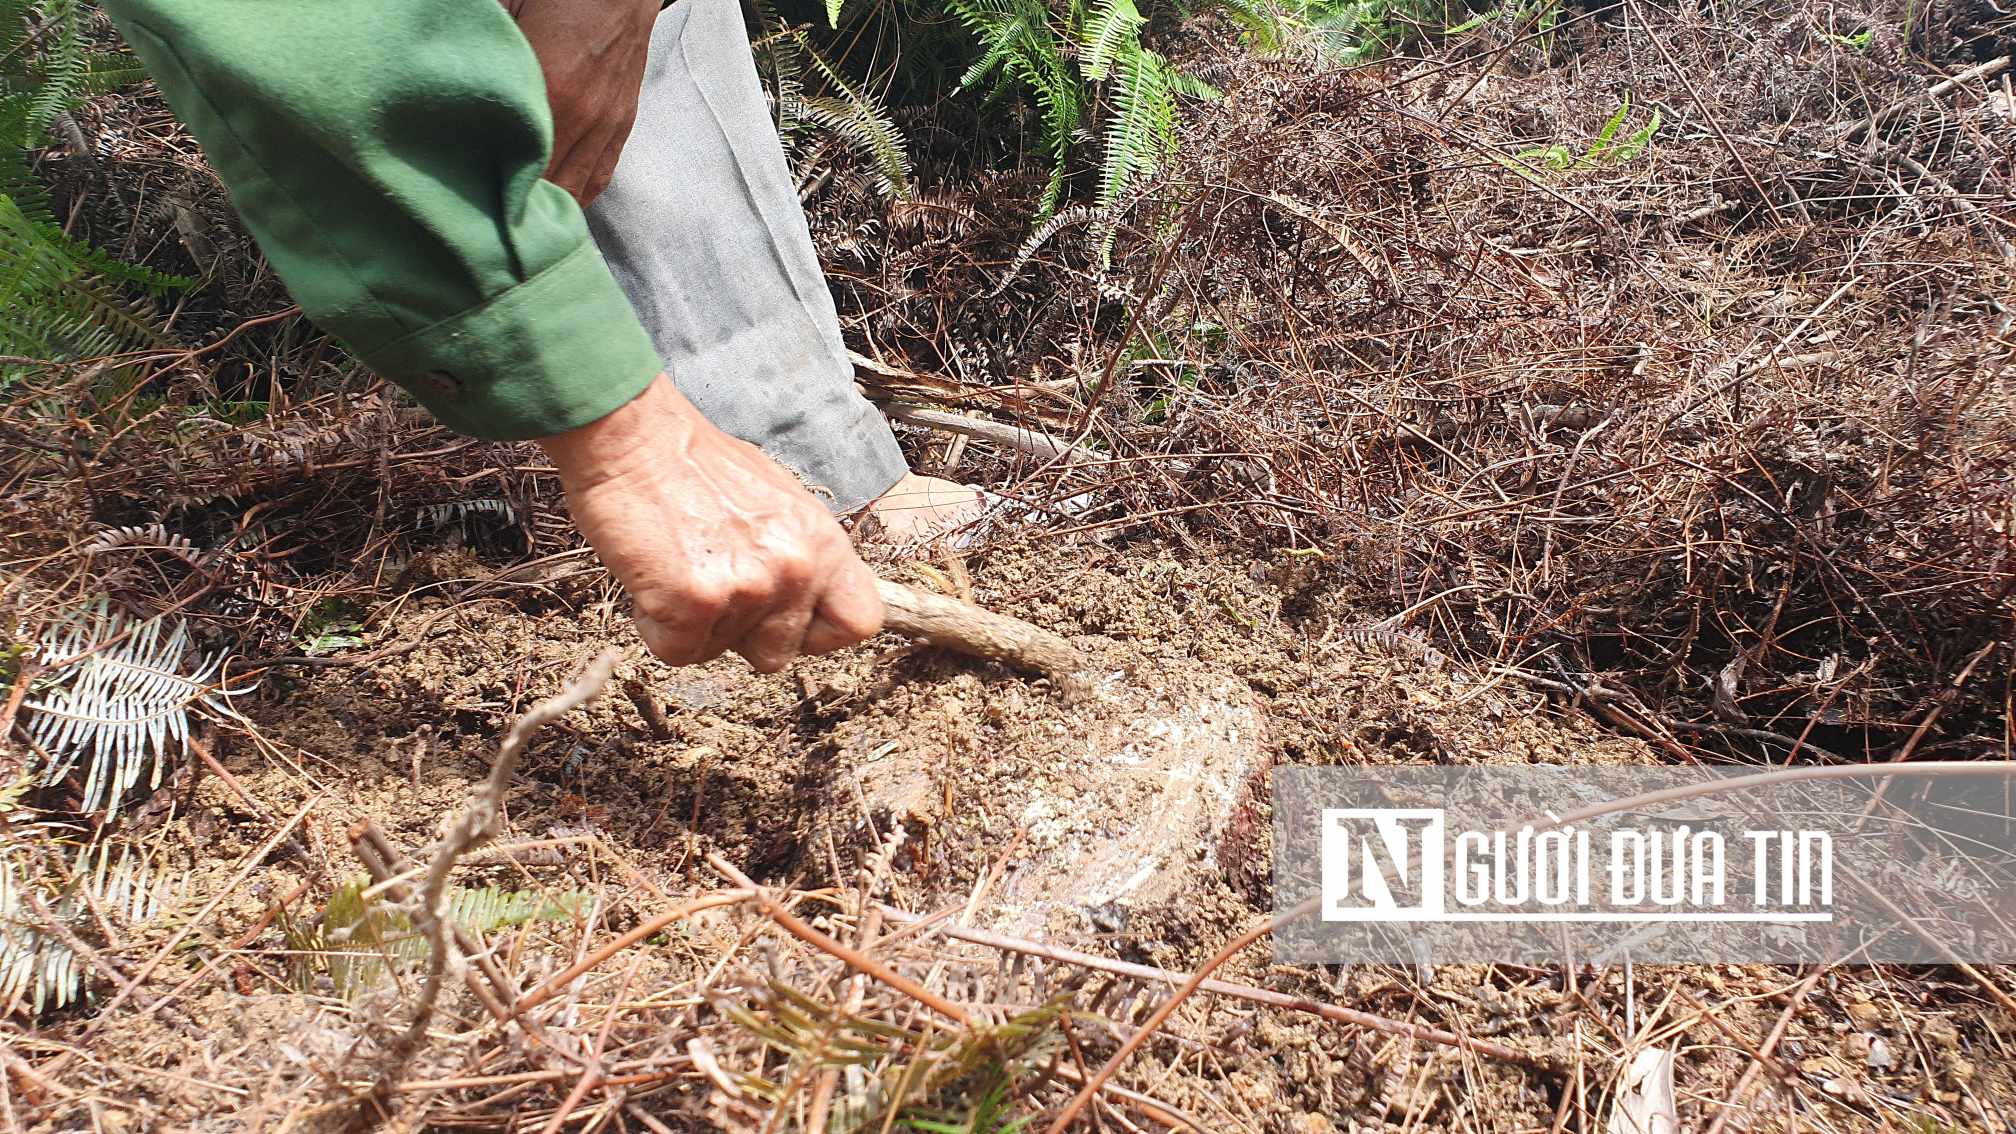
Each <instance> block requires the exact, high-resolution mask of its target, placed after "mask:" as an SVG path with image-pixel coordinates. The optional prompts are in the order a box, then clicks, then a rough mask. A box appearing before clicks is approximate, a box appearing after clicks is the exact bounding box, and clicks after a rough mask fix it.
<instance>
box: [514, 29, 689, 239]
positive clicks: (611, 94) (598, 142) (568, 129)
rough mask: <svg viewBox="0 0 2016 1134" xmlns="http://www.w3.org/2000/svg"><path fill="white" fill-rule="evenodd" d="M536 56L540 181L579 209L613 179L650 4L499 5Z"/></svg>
mask: <svg viewBox="0 0 2016 1134" xmlns="http://www.w3.org/2000/svg"><path fill="white" fill-rule="evenodd" d="M502 2H503V4H504V10H505V11H507V12H510V13H511V18H512V19H514V20H517V21H518V30H519V31H521V32H524V33H525V38H526V39H527V40H528V41H530V42H531V44H532V53H533V54H534V55H537V56H538V57H539V70H540V71H542V72H544V73H545V76H546V101H547V102H548V103H549V104H551V106H552V108H553V160H552V162H551V163H550V164H548V165H547V167H546V179H547V180H548V181H551V182H553V183H555V184H557V185H559V186H560V187H561V188H563V189H565V190H567V191H568V192H569V193H572V194H574V199H575V200H577V201H579V202H581V203H582V204H583V205H586V204H587V203H588V202H590V201H592V200H594V199H595V198H596V197H598V196H600V195H601V193H602V190H603V189H605V188H607V187H608V185H609V177H610V175H611V174H613V173H615V172H616V159H617V157H618V156H620V155H621V154H622V152H623V142H624V140H625V139H627V138H629V137H630V126H631V124H632V123H634V122H635V121H636V120H637V90H638V88H639V87H641V86H642V85H643V83H644V56H645V54H646V51H647V49H648V48H649V47H650V45H651V25H652V22H653V21H655V20H656V19H657V18H658V0H502Z"/></svg>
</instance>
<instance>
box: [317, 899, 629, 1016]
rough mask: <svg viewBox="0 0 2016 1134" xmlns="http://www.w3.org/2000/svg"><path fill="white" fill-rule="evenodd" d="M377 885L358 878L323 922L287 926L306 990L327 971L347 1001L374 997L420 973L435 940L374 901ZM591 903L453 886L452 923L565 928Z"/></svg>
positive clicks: (477, 927)
mask: <svg viewBox="0 0 2016 1134" xmlns="http://www.w3.org/2000/svg"><path fill="white" fill-rule="evenodd" d="M370 887H371V880H370V879H368V878H357V879H353V880H351V881H350V882H348V883H346V884H345V885H343V886H342V887H340V888H339V889H338V890H337V891H336V892H335V893H334V894H332V895H330V897H329V903H328V905H327V906H325V907H324V908H323V912H322V917H321V919H320V921H319V922H316V923H313V924H306V925H304V924H301V923H297V922H293V921H288V922H285V923H283V924H282V927H281V929H282V934H283V936H285V937H286V939H287V947H288V949H289V950H290V951H291V952H293V953H294V954H295V966H294V967H295V975H296V978H297V979H298V980H300V981H301V982H302V983H304V984H305V983H307V981H308V980H309V979H312V977H313V976H314V975H315V974H316V973H318V972H326V973H327V974H328V975H329V978H330V980H331V981H332V982H333V983H334V985H335V987H336V991H337V992H338V993H340V994H342V995H344V996H355V995H357V994H360V993H363V992H368V991H370V990H371V989H373V988H376V987H378V986H379V985H381V984H383V983H384V982H385V980H386V979H387V978H389V977H390V976H391V974H392V972H393V971H394V970H395V969H397V970H400V971H404V970H406V969H410V968H414V967H416V966H418V965H419V964H420V963H421V962H422V961H425V960H426V959H427V941H426V939H425V938H423V937H421V936H420V935H419V934H417V933H415V932H414V930H413V922H412V919H411V918H410V917H408V916H407V914H406V912H405V911H403V910H400V909H396V908H393V907H391V906H389V905H388V904H386V903H385V902H382V901H380V900H379V899H378V898H376V897H372V896H368V895H369V893H370ZM590 901H591V896H590V895H589V894H587V893H586V892H585V891H580V890H564V891H560V892H558V893H552V894H548V893H542V892H540V891H537V890H504V889H499V888H496V887H482V888H469V887H459V886H458V887H453V888H451V889H450V890H449V891H448V911H447V914H448V920H449V921H451V922H454V923H455V924H457V925H460V926H462V927H463V928H465V929H469V930H473V931H475V932H478V933H490V932H494V931H496V930H499V929H506V928H509V927H510V926H514V925H524V924H526V923H527V922H532V921H561V920H565V919H567V918H570V917H576V916H579V914H580V912H581V911H582V910H584V909H586V908H587V907H588V905H589V904H590Z"/></svg>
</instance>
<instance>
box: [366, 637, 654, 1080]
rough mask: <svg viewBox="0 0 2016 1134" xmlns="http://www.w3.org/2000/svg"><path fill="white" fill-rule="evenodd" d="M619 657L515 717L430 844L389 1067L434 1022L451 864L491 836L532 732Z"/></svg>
mask: <svg viewBox="0 0 2016 1134" xmlns="http://www.w3.org/2000/svg"><path fill="white" fill-rule="evenodd" d="M622 656H623V655H622V651H620V650H618V649H616V648H614V647H613V646H612V647H610V648H608V649H605V650H603V651H602V652H601V653H600V654H597V655H596V656H595V660H594V661H591V662H589V663H588V665H587V667H586V668H585V669H583V670H582V671H581V673H580V674H579V675H578V676H576V677H575V678H574V680H573V681H572V682H570V683H568V685H567V687H566V688H565V689H562V690H561V691H560V692H559V693H557V694H555V695H554V696H552V697H549V698H547V699H546V700H544V701H541V702H539V703H538V704H536V705H534V706H532V708H531V709H530V710H528V711H527V712H526V713H525V715H524V716H522V717H520V718H518V723H516V724H514V725H512V726H511V731H509V732H507V733H505V734H504V742H503V743H502V744H500V745H498V747H497V759H496V761H495V762H494V763H492V764H491V765H490V776H489V778H488V779H485V780H484V781H483V783H482V785H481V786H479V787H478V788H477V789H476V790H475V791H474V792H472V793H470V796H469V802H468V803H467V804H465V805H464V806H463V808H462V813H461V814H460V815H457V816H456V817H455V821H454V822H453V823H451V824H449V827H448V833H447V834H446V835H444V836H443V837H442V839H441V841H440V842H439V843H437V844H436V845H435V848H434V853H433V856H432V858H431V859H430V860H429V862H428V864H427V876H426V878H425V880H424V881H423V882H422V883H421V885H420V891H419V894H418V895H417V897H416V900H415V901H414V903H413V925H414V928H415V929H417V930H418V931H419V932H420V935H421V936H422V937H424V938H425V939H426V940H427V945H428V957H427V978H426V983H425V984H424V985H422V986H421V989H420V998H419V1000H417V1001H416V1002H415V1003H414V1005H413V1018H412V1020H411V1022H409V1023H408V1024H407V1025H406V1033H405V1034H404V1035H403V1036H401V1037H400V1038H399V1040H398V1041H397V1042H396V1043H395V1044H393V1047H392V1050H393V1056H394V1058H393V1061H392V1062H393V1064H394V1065H395V1066H396V1065H398V1064H400V1063H403V1062H405V1060H406V1059H407V1058H409V1057H410V1056H411V1055H412V1054H413V1052H414V1051H415V1050H416V1049H418V1047H419V1045H420V1041H421V1040H422V1039H424V1038H426V1034H427V1025H428V1023H429V1022H430V1021H431V1020H432V1019H433V1018H434V1005H435V1002H436V1001H437V1000H438V999H439V998H440V995H441V977H442V974H443V973H444V972H446V971H447V966H448V950H449V949H450V948H451V947H452V942H450V941H449V939H448V929H447V926H448V907H447V902H448V876H449V874H451V873H452V872H453V871H454V869H455V863H456V860H457V859H458V858H460V857H461V855H462V853H463V852H464V851H467V850H470V849H472V848H474V847H475V846H477V845H478V844H480V843H482V842H484V841H486V840H488V839H489V838H490V837H491V836H492V835H494V834H495V833H496V829H497V824H498V820H499V818H500V817H501V816H502V815H503V813H504V797H505V795H506V793H507V792H509V791H510V788H511V777H512V775H513V774H515V773H516V772H517V770H518V761H519V758H520V757H522V756H523V755H524V754H525V746H526V745H527V744H529V743H530V742H531V740H532V734H533V733H536V732H538V731H539V729H540V728H541V727H543V726H544V725H546V724H548V723H550V722H552V721H554V720H557V719H558V718H560V717H562V716H564V715H566V714H567V713H568V712H569V711H571V710H573V709H575V708H577V707H578V706H580V705H583V704H586V703H587V702H589V701H592V700H594V699H595V696H596V694H598V693H600V692H602V688H603V686H605V685H607V684H609V675H610V674H612V673H614V672H615V671H616V663H617V661H618V660H619V659H620V658H621V657H622Z"/></svg>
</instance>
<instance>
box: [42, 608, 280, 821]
mask: <svg viewBox="0 0 2016 1134" xmlns="http://www.w3.org/2000/svg"><path fill="white" fill-rule="evenodd" d="M37 649H38V652H39V653H40V655H41V659H42V664H43V666H44V667H46V669H47V670H48V674H47V676H45V677H44V678H43V679H42V680H41V681H40V682H39V683H38V684H39V685H40V686H41V690H42V691H41V693H40V694H39V695H37V696H35V697H31V698H29V699H28V700H27V701H25V702H24V703H23V706H22V708H23V710H24V719H25V720H26V722H27V725H26V727H27V731H28V739H29V742H30V743H31V744H32V745H33V746H34V748H35V749H36V751H37V752H38V753H39V754H40V755H41V757H42V759H43V760H44V761H45V763H44V765H43V766H42V768H41V780H42V783H43V785H44V786H48V785H53V784H55V783H57V782H59V781H60V780H62V779H63V778H64V777H65V776H67V775H69V774H70V772H71V770H72V769H73V768H75V767H76V766H77V764H78V762H79V761H80V760H82V761H83V762H84V764H85V766H86V768H87V771H86V775H85V780H84V808H85V810H87V811H98V810H101V809H102V810H105V811H116V810H117V809H118V807H119V801H120V799H121V797H123V796H124V795H125V793H126V791H127V790H128V789H130V788H131V787H132V786H133V785H134V784H135V783H137V782H139V780H140V777H141V775H142V774H143V773H145V772H147V771H148V770H149V769H150V768H151V769H152V778H151V780H150V781H149V786H150V787H158V786H160V783H161V767H162V763H163V760H162V758H163V757H164V756H166V755H168V754H169V752H170V751H171V750H172V751H174V752H175V753H176V754H180V753H181V751H182V750H183V749H184V748H185V747H186V746H187V744H188V742H189V715H190V713H191V712H193V711H196V710H198V709H204V708H207V709H212V710H215V711H218V712H221V713H224V714H226V715H230V714H231V709H230V706H229V704H228V703H227V698H230V697H233V696H236V695H237V694H239V693H242V692H245V690H240V689H226V688H223V687H221V686H220V685H219V684H218V683H217V678H218V677H219V676H220V674H221V673H222V671H223V668H224V662H225V656H224V655H221V654H219V655H212V656H209V657H204V656H202V655H200V654H198V653H197V652H196V651H195V649H194V648H193V646H192V645H191V643H190V641H189V628H188V624H187V623H184V622H179V621H178V622H173V623H170V622H167V621H166V620H164V619H161V618H150V619H148V620H146V621H144V622H135V621H133V620H132V619H130V618H128V617H126V616H125V615H123V614H120V613H118V612H116V611H113V610H112V609H111V608H110V606H109V605H108V604H107V603H106V602H105V601H104V600H103V599H100V600H99V601H97V602H95V603H93V604H92V605H90V606H88V607H85V608H84V609H83V610H81V611H78V612H77V613H76V614H75V615H73V616H71V617H70V618H68V619H65V620H63V621H61V622H58V623H57V624H55V625H54V626H52V627H50V628H49V629H48V630H47V631H45V632H44V633H43V635H42V638H41V641H40V643H39V644H38V647H37Z"/></svg>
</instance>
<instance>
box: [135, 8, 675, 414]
mask: <svg viewBox="0 0 2016 1134" xmlns="http://www.w3.org/2000/svg"><path fill="white" fill-rule="evenodd" d="M105 6H106V8H107V9H109V10H110V11H111V13H112V15H113V17H114V19H115V20H116V21H117V22H118V23H119V25H120V27H121V29H122V30H123V31H124V32H125V34H126V37H127V40H128V41H129V42H130V43H131V44H132V45H133V49H134V50H135V51H136V52H138V53H139V55H140V57H141V59H142V60H144V61H145V62H146V64H147V66H148V68H149V70H150V71H151V72H152V73H153V76H154V79H155V81H156V82H157V83H159V84H160V87H161V90H162V92H163V93H164V94H166V95H167V97H168V102H169V104H170V105H171V106H172V107H174V109H175V111H176V113H177V114H179V115H180V116H181V117H182V120H183V121H184V122H186V123H187V124H188V126H189V129H190V130H191V131H192V132H193V133H194V134H195V135H196V137H197V140H198V141H200V142H202V144H203V148H204V152H205V153H206V154H208V155H209V158H210V161H211V163H212V164H213V165H214V166H215V167H216V169H217V171H218V173H219V174H220V175H221V176H222V177H223V179H224V182H225V184H226V185H228V186H229V187H230V189H231V193H232V198H233V200H234V202H235V204H236V205H237V207H238V211H239V212H240V214H242V215H243V216H244V218H245V223H246V226H247V227H248V228H250V229H251V231H252V234H253V236H255V237H256V238H257V239H258V241H259V246H260V248H261V249H263V250H264V251H265V253H266V257H267V259H268V260H269V261H270V262H271V263H272V265H273V267H274V270H276V271H277V272H279V273H280V277H281V278H282V279H284V280H285V281H286V282H287V286H288V288H289V289H291V290H292V291H293V293H294V297H295V299H296V300H297V301H299V303H300V304H301V307H302V310H304V311H306V312H307V313H308V315H309V317H310V318H312V319H314V320H315V321H316V323H318V324H319V325H321V326H322V328H323V329H324V330H327V331H328V332H329V333H330V334H332V335H334V336H336V338H338V339H340V340H341V341H342V342H343V344H344V345H345V346H347V347H349V348H350V350H351V351H352V352H353V353H355V354H356V355H357V357H358V358H360V359H362V360H363V361H364V362H365V363H366V364H368V365H370V366H371V367H373V368H374V369H376V370H377V371H378V372H379V373H381V374H383V375H385V376H386V377H387V378H390V379H391V380H393V381H395V382H397V383H399V384H400V385H402V386H404V387H406V389H408V390H409V391H411V392H412V393H413V395H414V396H415V397H416V398H418V399H419V400H420V401H421V402H423V403H425V404H426V405H427V407H428V408H429V409H431V410H433V411H434V413H435V414H436V415H437V416H439V417H440V419H441V420H442V421H443V422H444V423H446V424H447V425H449V426H450V427H452V428H454V429H456V430H459V431H461V432H464V433H470V434H474V435H476V436H479V437H491V438H498V439H509V440H515V439H522V438H527V437H537V436H542V435H544V434H549V433H555V432H558V431H560V430H563V429H568V428H571V427H573V426H576V425H583V424H586V423H588V422H590V421H594V420H595V419H596V418H599V417H601V416H603V415H604V414H607V413H608V412H610V411H611V410H614V409H616V408H617V407H618V406H621V405H623V404H624V403H625V402H627V401H629V400H630V399H631V398H632V397H635V396H636V395H637V393H638V392H639V391H641V390H642V389H643V388H644V387H645V385H647V384H648V383H649V382H650V380H651V378H652V377H653V376H654V375H656V374H657V373H658V371H659V370H660V369H661V368H662V367H661V363H660V361H659V358H658V355H657V352H656V351H655V350H654V349H653V347H652V345H651V340H650V338H649V336H648V335H647V334H646V333H645V331H644V328H643V327H642V325H640V324H639V323H638V321H637V317H636V315H635V314H634V313H633V312H632V311H631V309H630V305H629V303H628V301H626V300H625V299H624V297H623V293H622V292H621V291H620V290H618V289H617V286H616V281H615V280H614V278H612V277H611V276H610V274H609V269H608V267H607V266H606V265H605V264H604V263H603V262H602V258H601V256H600V255H599V254H598V253H597V252H596V250H595V245H594V244H593V242H592V241H590V240H589V237H588V228H587V223H586V221H584V220H583V218H582V216H581V210H580V208H579V207H578V206H577V205H576V204H575V203H574V199H573V198H572V197H570V196H569V195H568V194H567V192H566V191H565V190H563V189H561V188H560V187H559V186H557V185H554V184H553V183H551V182H549V181H546V180H544V179H543V178H542V176H541V174H542V173H543V172H544V171H545V168H546V164H547V158H548V153H549V151H550V150H551V148H552V141H553V126H552V121H551V115H550V112H549V111H548V109H547V105H546V88H545V84H544V82H543V81H542V79H541V77H540V72H539V64H538V60H537V59H535V58H534V57H533V54H532V49H531V46H530V45H529V44H527V43H526V41H525V37H524V36H523V35H521V34H520V33H519V31H518V29H517V26H516V25H515V24H513V23H512V21H511V18H510V16H509V15H507V14H506V13H505V11H504V9H503V7H502V6H500V5H499V4H498V3H497V0H342V2H338V0H106V3H105Z"/></svg>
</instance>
